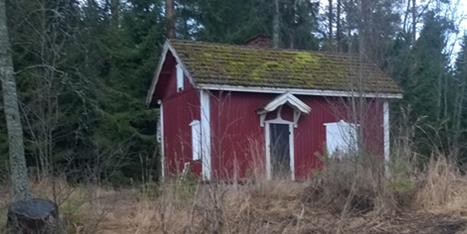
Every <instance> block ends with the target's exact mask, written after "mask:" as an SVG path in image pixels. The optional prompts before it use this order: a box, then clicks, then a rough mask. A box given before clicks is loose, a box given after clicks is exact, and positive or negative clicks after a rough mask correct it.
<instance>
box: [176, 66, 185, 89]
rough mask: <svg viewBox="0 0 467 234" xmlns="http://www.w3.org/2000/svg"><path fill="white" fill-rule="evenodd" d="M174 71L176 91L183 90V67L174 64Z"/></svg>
mask: <svg viewBox="0 0 467 234" xmlns="http://www.w3.org/2000/svg"><path fill="white" fill-rule="evenodd" d="M176 73H177V92H180V91H182V90H183V88H184V87H183V76H184V75H183V69H182V67H181V65H180V64H177V66H176Z"/></svg>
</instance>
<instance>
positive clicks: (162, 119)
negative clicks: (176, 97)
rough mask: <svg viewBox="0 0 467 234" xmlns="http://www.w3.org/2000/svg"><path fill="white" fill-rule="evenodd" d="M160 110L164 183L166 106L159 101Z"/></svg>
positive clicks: (163, 176) (163, 177) (162, 178)
mask: <svg viewBox="0 0 467 234" xmlns="http://www.w3.org/2000/svg"><path fill="white" fill-rule="evenodd" d="M159 102H160V103H159V105H160V110H159V118H160V121H161V125H160V128H161V129H160V131H161V142H160V144H161V180H162V182H163V181H164V180H165V152H164V149H165V147H164V105H163V103H162V102H161V101H159Z"/></svg>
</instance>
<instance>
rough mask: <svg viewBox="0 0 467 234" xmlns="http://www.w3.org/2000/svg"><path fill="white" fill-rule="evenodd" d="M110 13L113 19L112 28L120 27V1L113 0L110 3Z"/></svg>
mask: <svg viewBox="0 0 467 234" xmlns="http://www.w3.org/2000/svg"><path fill="white" fill-rule="evenodd" d="M110 11H111V14H112V15H111V17H112V18H111V19H112V26H113V27H115V28H116V27H118V21H119V18H120V0H111V1H110Z"/></svg>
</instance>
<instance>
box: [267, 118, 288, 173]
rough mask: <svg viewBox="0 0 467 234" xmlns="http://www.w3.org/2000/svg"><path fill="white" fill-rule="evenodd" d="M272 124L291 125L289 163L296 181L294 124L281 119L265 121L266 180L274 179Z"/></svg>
mask: <svg viewBox="0 0 467 234" xmlns="http://www.w3.org/2000/svg"><path fill="white" fill-rule="evenodd" d="M270 124H287V125H289V163H290V178H291V180H295V146H294V131H293V128H294V123H293V122H290V121H287V120H284V119H282V118H280V116H279V117H278V118H276V119H272V120H267V121H265V128H264V130H265V141H266V144H265V145H266V178H267V179H268V180H270V179H272V165H271V147H270V145H271V135H270V134H271V131H270V129H269V128H270Z"/></svg>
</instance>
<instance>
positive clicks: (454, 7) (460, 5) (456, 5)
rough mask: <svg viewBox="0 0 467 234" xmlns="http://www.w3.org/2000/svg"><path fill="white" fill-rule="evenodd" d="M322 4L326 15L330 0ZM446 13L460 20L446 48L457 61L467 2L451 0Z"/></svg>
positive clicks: (465, 27)
mask: <svg viewBox="0 0 467 234" xmlns="http://www.w3.org/2000/svg"><path fill="white" fill-rule="evenodd" d="M318 1H319V2H320V6H321V7H320V11H321V13H324V12H325V11H327V9H328V8H327V6H328V2H329V0H318ZM406 1H407V0H404V3H402V4H403V5H405V4H406ZM427 1H428V0H418V1H417V2H418V4H420V2H421V3H426V2H427ZM446 8H447V9H446V12H449V14H451V16H452V18H455V19H458V20H457V22H455V23H456V24H457V25H458V29H459V32H458V33H457V34H455V33H452V34H450V35H449V38H448V46H447V48H446V52H447V53H449V54H450V55H451V58H452V61H454V60H455V57H456V55H457V53H458V52H459V51H460V49H461V46H460V43H461V39H462V37H463V36H464V35H467V0H451V5H449V6H448V7H446ZM421 27H423V25H422V24H419V25H418V26H417V28H418V31H420V29H421Z"/></svg>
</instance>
